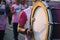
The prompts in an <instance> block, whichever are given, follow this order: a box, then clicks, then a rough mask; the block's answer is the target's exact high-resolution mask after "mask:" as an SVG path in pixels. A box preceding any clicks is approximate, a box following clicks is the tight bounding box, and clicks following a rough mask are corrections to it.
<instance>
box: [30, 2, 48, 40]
mask: <svg viewBox="0 0 60 40" xmlns="http://www.w3.org/2000/svg"><path fill="white" fill-rule="evenodd" d="M38 7H42V8H43V9H44V11H45V13H46V27H47V28H46V35H47V36H46V38H45V40H48V11H47V9H46V6H45V5H44V4H43V3H42V2H36V3H35V4H34V5H33V8H32V12H31V15H30V27H31V28H32V29H33V27H32V25H33V21H32V18H33V17H34V13H35V10H36V9H37V8H38Z"/></svg>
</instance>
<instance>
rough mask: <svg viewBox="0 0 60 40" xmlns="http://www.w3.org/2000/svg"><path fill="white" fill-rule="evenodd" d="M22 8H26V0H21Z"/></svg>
mask: <svg viewBox="0 0 60 40" xmlns="http://www.w3.org/2000/svg"><path fill="white" fill-rule="evenodd" d="M21 5H22V10H24V9H26V8H27V7H28V5H27V4H26V0H21Z"/></svg>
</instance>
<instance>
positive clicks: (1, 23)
mask: <svg viewBox="0 0 60 40" xmlns="http://www.w3.org/2000/svg"><path fill="white" fill-rule="evenodd" d="M5 9H6V8H5V4H2V0H0V40H3V38H4V34H5V27H6V11H5Z"/></svg>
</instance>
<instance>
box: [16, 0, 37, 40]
mask: <svg viewBox="0 0 60 40" xmlns="http://www.w3.org/2000/svg"><path fill="white" fill-rule="evenodd" d="M32 1H33V4H34V3H35V2H36V1H38V0H32ZM31 11H32V7H28V8H27V9H25V10H22V11H21V12H20V17H19V21H18V27H17V31H18V32H20V33H22V34H25V40H31V34H32V31H31V30H30V15H31Z"/></svg>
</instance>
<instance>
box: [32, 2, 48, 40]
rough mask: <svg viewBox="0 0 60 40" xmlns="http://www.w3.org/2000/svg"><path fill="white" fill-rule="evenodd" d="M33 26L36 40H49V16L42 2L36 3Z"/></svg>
mask: <svg viewBox="0 0 60 40" xmlns="http://www.w3.org/2000/svg"><path fill="white" fill-rule="evenodd" d="M31 25H32V28H33V32H34V38H35V40H47V36H48V14H47V10H46V7H45V5H44V4H43V3H42V2H36V3H35V4H34V6H33V9H32V14H31Z"/></svg>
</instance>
